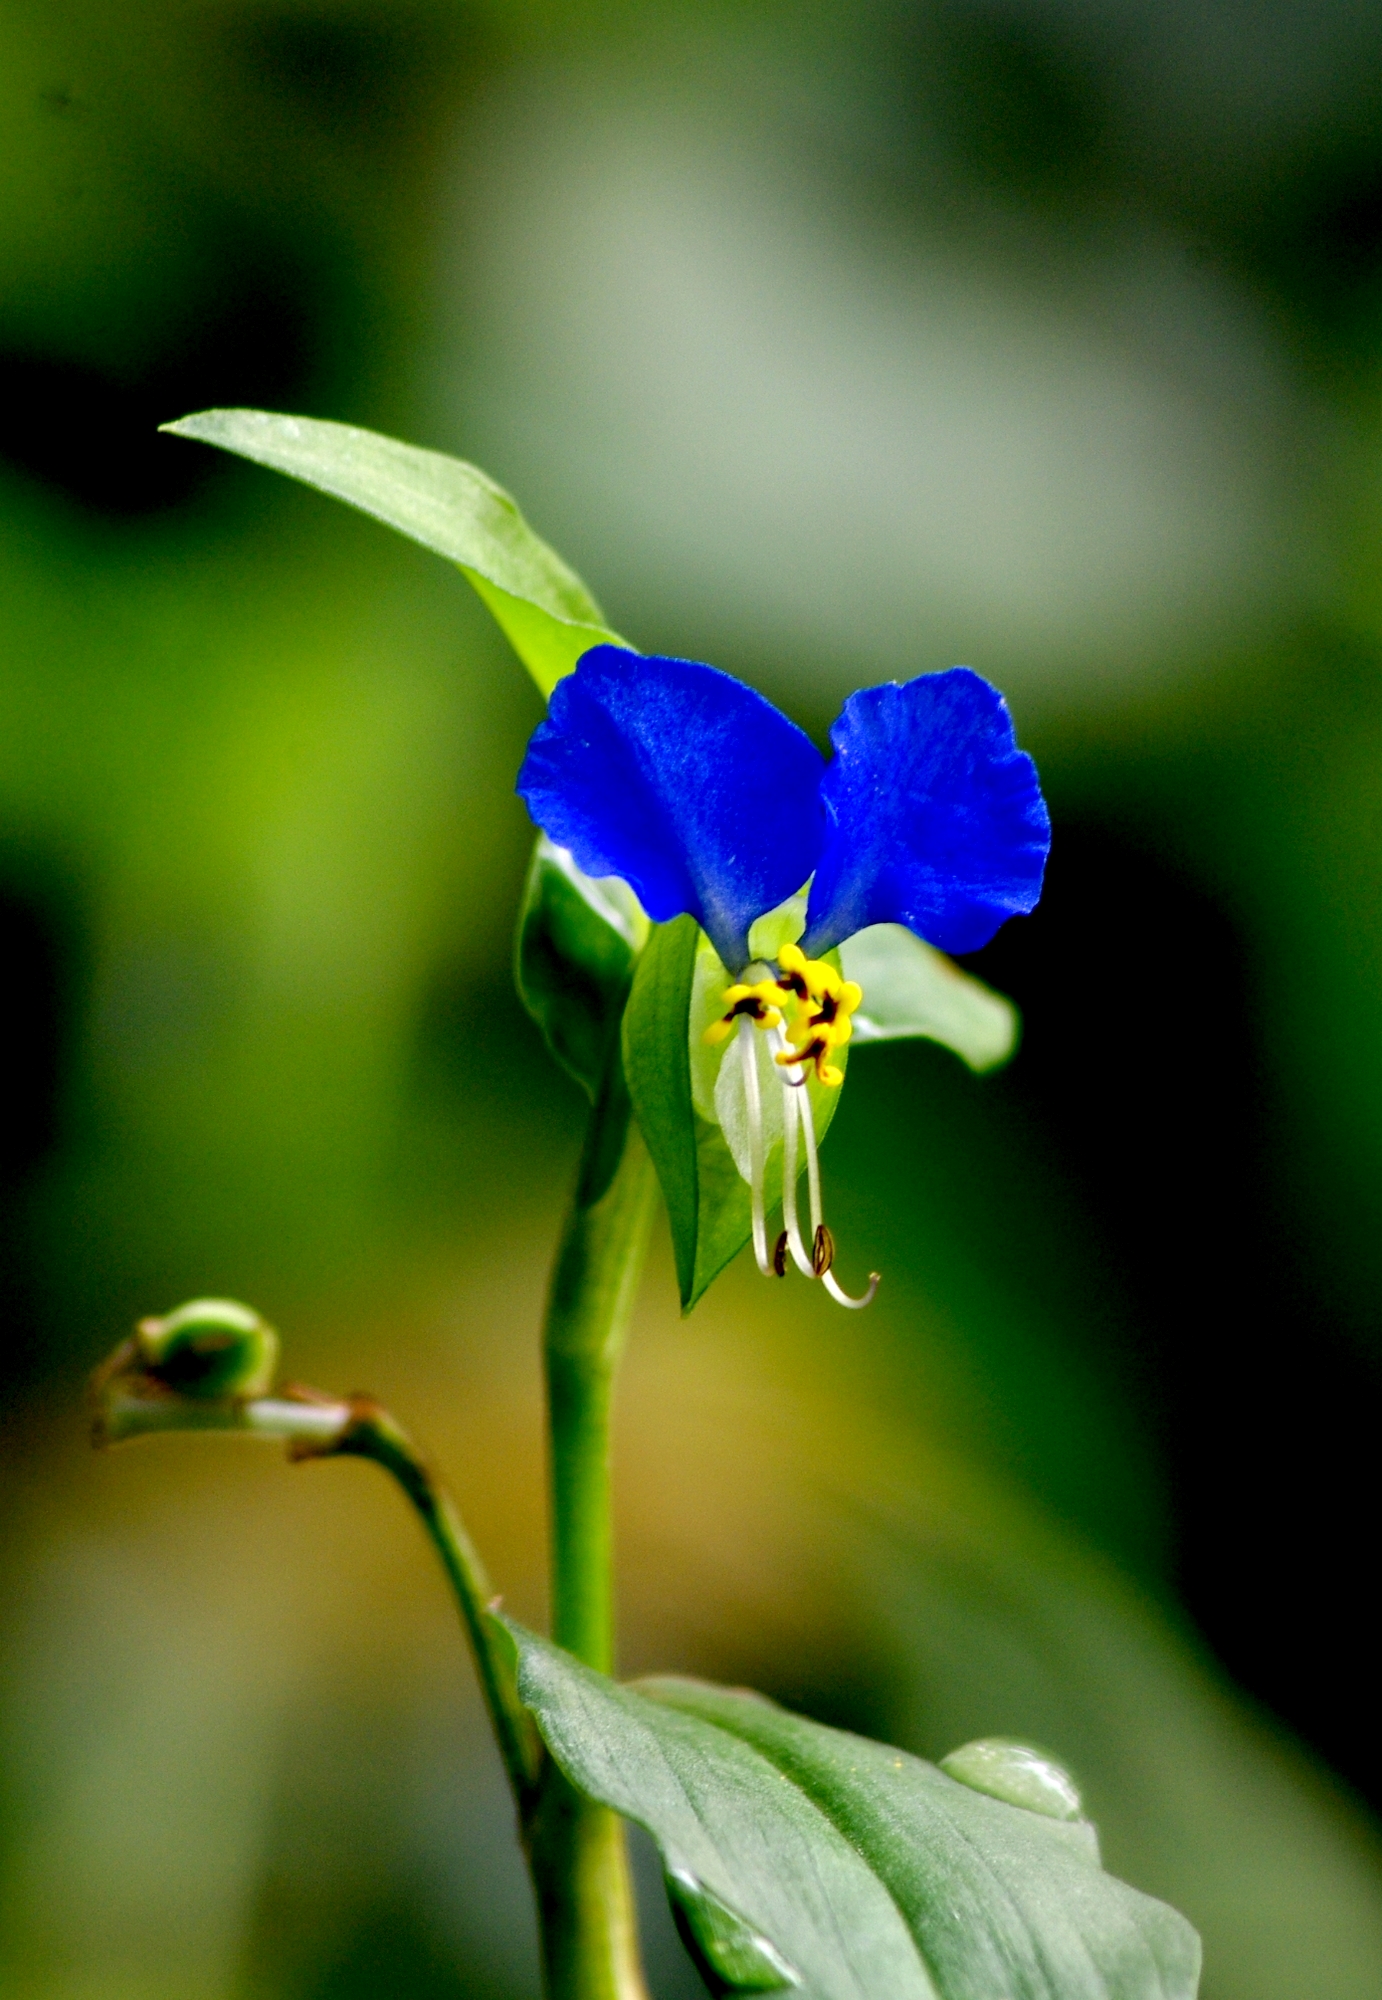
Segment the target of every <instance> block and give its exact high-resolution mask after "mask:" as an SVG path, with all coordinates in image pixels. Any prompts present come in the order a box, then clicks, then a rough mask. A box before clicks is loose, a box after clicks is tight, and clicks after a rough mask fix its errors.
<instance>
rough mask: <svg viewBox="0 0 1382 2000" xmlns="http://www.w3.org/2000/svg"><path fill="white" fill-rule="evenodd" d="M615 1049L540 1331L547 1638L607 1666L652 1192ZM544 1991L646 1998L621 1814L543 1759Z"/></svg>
mask: <svg viewBox="0 0 1382 2000" xmlns="http://www.w3.org/2000/svg"><path fill="white" fill-rule="evenodd" d="M656 1191H657V1190H656V1181H655V1178H654V1175H653V1170H652V1164H651V1162H650V1160H649V1158H648V1154H647V1149H646V1148H645V1146H644V1144H643V1140H642V1137H641V1135H640V1133H639V1131H638V1127H637V1125H636V1124H635V1123H634V1121H633V1119H632V1117H631V1115H630V1108H629V1100H628V1091H627V1088H626V1086H625V1083H624V1077H623V1069H622V1066H621V1064H620V1063H619V1060H618V1056H617V1052H616V1053H615V1055H614V1057H613V1059H612V1061H611V1063H610V1066H609V1069H608V1071H607V1074H606V1080H605V1084H604V1087H603V1089H602V1090H601V1092H600V1095H599V1097H598V1099H597V1101H596V1103H595V1106H594V1108H593V1110H592V1112H591V1117H590V1125H589V1129H588V1132H587V1136H586V1145H585V1151H584V1154H583V1156H582V1159H581V1165H580V1171H579V1174H578V1177H577V1183H576V1191H575V1196H574V1198H573V1201H572V1204H571V1210H570V1214H569V1215H568V1217H567V1222H566V1228H565V1230H564V1232H563V1235H562V1240H561V1248H560V1250H559V1251H558V1253H557V1261H556V1267H555V1269H554V1271H553V1275H552V1289H551V1294H550V1297H549V1300H548V1306H547V1320H546V1325H545V1329H544V1340H543V1358H544V1363H545V1368H546V1378H547V1403H548V1426H549V1449H550V1452H551V1460H550V1476H551V1507H552V1636H553V1638H554V1639H555V1640H556V1642H557V1644H558V1645H559V1646H564V1647H565V1648H566V1650H567V1651H568V1652H570V1653H574V1654H575V1655H576V1657H577V1659H579V1660H582V1661H583V1662H584V1663H585V1664H586V1665H587V1666H589V1667H593V1668H595V1670H596V1671H597V1672H599V1673H610V1672H612V1671H613V1667H614V1593H613V1527H612V1510H611V1490H610V1474H611V1467H610V1418H611V1412H612V1406H613V1393H614V1379H615V1373H616V1369H617V1367H618V1363H619V1358H620V1356H621V1354H622V1352H623V1348H624V1343H625V1338H626V1336H627V1333H628V1324H629V1316H630V1313H631V1312H632V1309H633V1303H634V1297H635V1294H636V1292H637V1288H638V1281H639V1278H640V1277H641V1275H642V1270H643V1260H644V1257H645V1254H646V1251H647V1245H648V1235H649V1231H650V1229H651V1226H652V1219H653V1214H654V1209H655V1203H656ZM527 1841H528V1856H529V1864H530V1866H531V1869H532V1874H533V1883H534V1887H535V1889H536V1892H537V1899H538V1909H539V1915H540V1919H541V1927H542V1944H543V1960H544V1967H545V1972H546V1981H547V1991H548V1994H549V1996H550V2000H646V1988H645V1986H644V1983H643V1975H642V1971H641V1969H640V1965H639V1959H638V1937H637V1925H636V1921H635V1912H634V1902H633V1890H632V1884H631V1881H630V1877H629V1867H628V1855H627V1850H626V1847H625V1842H624V1829H623V1825H622V1822H621V1821H620V1820H619V1819H618V1817H617V1815H615V1814H614V1813H612V1812H610V1811H609V1810H608V1809H607V1808H606V1807H604V1806H597V1805H594V1804H592V1803H591V1802H590V1801H589V1800H588V1799H584V1798H582V1797H581V1796H580V1795H579V1794H578V1793H577V1792H576V1791H575V1790H574V1789H573V1788H572V1787H571V1786H570V1785H569V1784H568V1783H567V1781H566V1779H565V1778H564V1777H563V1775H562V1773H561V1772H560V1770H558V1768H557V1767H556V1765H555V1764H552V1763H551V1762H549V1763H548V1765H547V1769H546V1771H545V1773H544V1777H543V1782H542V1787H541V1792H540V1795H539V1797H538V1799H537V1802H536V1807H535V1810H534V1811H533V1813H532V1815H531V1817H530V1819H529V1820H528V1823H527Z"/></svg>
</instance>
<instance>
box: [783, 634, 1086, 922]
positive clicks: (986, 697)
mask: <svg viewBox="0 0 1382 2000" xmlns="http://www.w3.org/2000/svg"><path fill="white" fill-rule="evenodd" d="M830 740H831V743H832V744H833V745H834V748H835V756H834V760H833V762H832V763H831V764H830V767H829V769H828V770H827V771H826V774H825V778H824V780H823V782H822V785H821V798H822V801H823V803H824V806H825V813H826V836H825V847H824V849H823V851H822V854H821V860H820V866H819V867H818V868H817V870H816V879H815V881H814V882H813V883H812V885H811V901H810V906H809V908H808V911H807V918H806V936H805V938H804V940H803V943H804V945H805V948H806V950H807V951H808V952H821V951H825V950H828V948H829V947H830V946H831V945H833V944H838V943H840V941H841V940H842V939H844V938H847V937H851V936H852V935H853V934H854V932H855V931H860V930H863V929H864V928H865V927H866V926H867V925H869V924H881V923H898V924H905V925H906V926H907V928H908V929H909V930H913V931H915V932H916V933H917V935H918V936H919V937H923V938H925V939H926V940H927V942H928V943H930V944H934V945H939V947H940V948H941V950H942V951H977V950H978V948H979V946H980V945H982V944H987V942H988V940H989V939H990V938H991V937H992V936H993V934H994V932H995V931H996V930H997V929H998V926H999V925H1000V924H1001V923H1002V922H1003V921H1004V920H1005V918H1007V917H1011V916H1014V915H1017V914H1018V913H1020V912H1026V911H1028V910H1030V909H1032V908H1033V906H1034V905H1035V903H1036V900H1037V897H1038V896H1039V895H1040V894H1041V877H1042V871H1043V870H1044V868H1045V866H1046V855H1047V851H1048V849H1049V847H1050V845H1051V820H1050V816H1049V814H1048V813H1047V810H1046V801H1045V800H1044V799H1043V798H1042V796H1041V787H1040V785H1039V784H1038V783H1037V774H1036V766H1035V765H1034V764H1033V762H1032V760H1031V758H1030V757H1028V756H1027V755H1026V753H1025V752H1024V751H1021V750H1019V749H1018V747H1017V744H1016V743H1015V741H1014V740H1013V726H1012V718H1011V716H1010V715H1009V714H1008V705H1007V703H1006V702H1005V701H1004V699H1003V697H1002V695H1001V694H999V692H998V690H997V688H994V687H990V686H989V683H988V682H987V681H986V680H983V679H981V677H980V676H979V675H978V674H976V673H971V671H970V669H969V668H968V667H951V668H950V670H949V671H948V672H946V673H942V674H923V675H921V677H920V678H919V679H918V680H914V681H908V682H907V683H906V685H905V686H904V687H899V686H898V685H897V683H896V682H895V681H894V682H890V683H889V684H888V685H887V686H884V687H875V688H865V689H864V690H863V691H862V692H861V693H859V694H852V695H851V696H850V698H849V700H848V701H847V702H846V703H845V705H844V709H843V711H842V712H841V715H840V719H839V721H838V722H837V723H836V724H835V726H834V728H833V729H832V730H831V732H830Z"/></svg>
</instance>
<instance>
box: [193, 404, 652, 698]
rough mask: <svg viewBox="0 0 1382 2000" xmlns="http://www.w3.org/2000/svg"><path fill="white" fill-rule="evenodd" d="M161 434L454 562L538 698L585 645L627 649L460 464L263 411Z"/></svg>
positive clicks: (510, 504) (575, 583) (488, 482)
mask: <svg viewBox="0 0 1382 2000" xmlns="http://www.w3.org/2000/svg"><path fill="white" fill-rule="evenodd" d="M163 428H164V430H166V431H171V432H172V434H173V435H174V436H175V437H186V438H196V439H198V440H200V442H201V443H203V444H214V445H219V446H220V448H221V450H222V451H231V452H235V453H237V454H238V456H239V457H241V458H251V459H253V460H254V461H255V463H256V464H258V465H267V466H271V467H272V468H273V470H274V471H275V472H285V473H287V475H288V476H289V478H290V479H300V480H301V481H302V482H303V484H304V485H306V486H315V487H316V488H317V490H318V491H319V492H321V493H330V494H331V495H332V496H333V497H334V498H335V499H337V500H344V501H346V502H347V503H348V504H349V505H350V506H352V507H358V508H360V510H361V511H362V512H363V513H366V514H372V515H373V516H374V518H375V519H376V520H377V521H384V522H386V523H387V524H388V526H389V527H391V528H397V529H398V531H399V533H400V534H403V535H407V536H409V537H410V538H411V539H412V540H413V541H415V542H421V544H422V546H423V547H424V548H425V549H432V550H434V551H435V553H436V554H437V555H439V556H446V557H448V558H449V559H450V561H452V562H454V563H459V565H460V567H461V570H462V571H463V573H464V574H465V576H466V577H467V578H468V579H469V581H470V582H471V583H472V584H473V585H474V586H475V589H476V590H477V591H478V592H479V594H480V596H481V597H482V598H483V600H484V602H485V603H486V605H487V606H488V607H489V609H490V611H491V612H492V614H493V616H494V618H495V619H496V621H497V622H498V623H499V625H500V626H502V628H503V630H504V632H505V634H506V635H507V637H508V639H509V642H510V644H511V645H512V647H513V649H514V651H515V652H516V653H517V655H518V657H519V659H520V660H522V662H523V664H524V666H525V667H526V668H527V669H528V672H529V673H530V674H531V675H532V677H533V679H534V680H535V681H536V682H537V684H538V686H539V688H540V689H541V690H542V692H543V694H544V695H549V694H550V693H551V692H552V689H553V688H554V687H555V686H556V684H557V682H558V681H559V680H560V679H561V677H562V675H563V674H569V673H570V671H571V669H572V668H573V667H574V666H575V664H576V662H577V660H578V659H579V658H580V657H581V654H582V653H584V652H586V651H588V650H589V648H590V647H591V646H598V645H602V644H606V643H609V644H612V645H615V646H627V644H628V642H627V640H624V639H621V638H619V636H618V634H617V633H614V632H611V631H610V629H609V627H608V626H607V625H606V624H605V622H604V615H603V613H602V612H601V610H600V607H599V605H598V604H597V603H596V602H595V599H594V598H593V597H592V596H591V594H590V592H589V591H588V590H587V589H586V587H585V585H584V584H583V583H582V582H581V580H580V578H579V577H578V576H577V575H576V572H575V571H574V570H573V569H569V568H568V567H567V565H566V564H565V563H564V562H563V561H562V559H561V557H560V556H559V555H557V553H556V552H555V550H553V549H550V548H548V546H547V544H546V542H544V541H543V540H542V538H541V536H539V535H535V534H534V533H533V531H532V529H531V528H530V527H529V526H528V523H527V522H526V521H525V520H524V518H523V516H522V514H520V512H519V511H518V506H517V503H516V502H515V501H514V500H512V499H511V498H510V496H509V495H508V494H507V493H506V492H505V491H504V489H503V487H502V486H496V485H495V483H494V481H493V480H492V479H490V478H488V477H486V475H485V474H484V473H483V472H481V471H480V470H479V468H478V467H477V466H474V465H467V464H466V463H465V461H464V460H463V459H459V458H448V457H447V456H446V455H445V453H443V452H439V451H423V450H421V449H420V448H419V447H418V446H417V445H412V444H400V443H399V442H398V441H397V439H395V438H387V437H380V435H379V434H378V432H377V431H365V430H358V429H357V428H356V427H355V425H354V424H332V423H324V422H323V421H322V420H321V419H320V418H318V417H287V416H280V415H277V414H276V413H274V412H272V411H269V410H202V411H201V412H200V413H199V414H198V415H196V416H193V417H182V418H181V419H179V421H178V422H177V423H175V424H165V425H164V426H163Z"/></svg>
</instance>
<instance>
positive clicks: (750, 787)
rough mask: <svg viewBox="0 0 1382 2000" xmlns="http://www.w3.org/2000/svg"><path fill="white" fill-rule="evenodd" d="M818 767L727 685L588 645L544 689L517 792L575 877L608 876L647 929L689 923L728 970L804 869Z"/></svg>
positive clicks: (775, 720)
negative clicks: (541, 715) (622, 888)
mask: <svg viewBox="0 0 1382 2000" xmlns="http://www.w3.org/2000/svg"><path fill="white" fill-rule="evenodd" d="M824 768H825V760H824V758H823V757H822V756H821V753H820V751H819V750H817V748H816V747H815V745H814V744H813V743H812V742H811V740H810V738H809V737H807V736H805V735H803V734H802V732H801V730H799V729H798V728H797V726H796V724H795V723H793V722H789V721H788V720H787V718H786V716H785V715H782V714H781V713H780V712H779V711H778V710H777V709H775V708H774V707H773V705H772V703H771V702H770V701H765V700H764V698H763V696H762V695H761V694H757V693H755V691H754V690H753V689H752V688H750V687H745V685H744V683H743V682H742V681H736V680H735V679H733V677H732V676H731V675H729V674H722V673H720V672H719V671H718V670H717V669H716V668H714V667H705V666H701V665H700V664H699V662H697V661H695V660H669V659H660V658H657V657H656V656H652V657H648V656H644V655H642V654H639V653H629V652H625V651H624V650H623V649H622V648H621V647H618V646H593V647H592V648H591V650H590V651H589V652H588V653H583V654H582V655H581V658H580V660H579V662H578V664H577V666H576V670H575V672H574V673H571V674H568V675H567V676H566V678H565V679H564V680H561V681H558V682H557V685H556V687H555V688H554V690H553V692H552V703H551V708H550V710H549V712H548V715H547V719H546V721H545V722H541V723H539V724H538V726H537V728H536V729H535V730H534V732H533V737H532V741H531V742H530V743H529V745H528V754H527V756H526V757H525V758H524V760H523V769H522V770H521V771H520V772H519V774H518V791H519V792H520V793H521V794H522V797H523V799H524V800H525V801H526V803H527V807H528V811H529V812H530V813H531V814H532V816H533V818H534V820H536V822H537V824H538V825H539V826H540V827H541V828H542V830H543V832H544V833H546V834H547V836H548V837H549V839H551V840H554V841H555V842H556V843H557V845H558V846H559V847H568V848H570V850H571V852H572V854H573V855H574V856H575V858H576V863H577V866H578V867H580V868H582V869H584V871H585V873H586V874H587V875H595V876H599V875H622V876H623V878H624V880H625V881H626V882H628V883H630V884H631V885H632V887H633V888H634V890H635V891H636V892H637V895H638V899H639V901H640V902H641V903H642V905H643V907H644V909H645V910H646V911H647V912H648V915H649V916H650V917H653V918H655V919H656V920H657V921H658V922H659V923H663V922H665V921H666V920H667V919H668V918H669V917H675V916H679V915H680V914H681V913H682V912H683V911H689V912H690V914H691V915H692V916H693V917H695V918H696V920H697V922H698V923H699V924H700V925H701V926H702V927H703V929H704V930H705V931H706V932H707V934H708V935H709V937H710V939H711V942H712V943H713V944H714V946H715V949H716V950H717V951H718V952H719V954H720V956H721V958H722V959H723V960H724V962H725V964H726V965H727V966H728V967H729V968H730V969H731V971H738V970H739V968H740V967H741V966H742V965H743V964H744V962H745V960H746V959H747V957H748V928H749V925H750V924H751V923H752V922H753V920H754V919H755V917H760V916H762V915H763V913H764V911H766V910H772V909H776V907H777V905H778V904H779V903H781V902H784V901H785V900H786V898H787V897H788V896H791V895H793V894H795V892H796V891H797V890H798V889H799V888H800V887H801V885H802V883H803V882H804V881H805V880H806V878H807V876H808V875H810V873H811V871H812V869H813V868H814V867H815V866H816V862H817V858H818V856H819V854H820V849H821V838H822V833H823V830H824V821H823V816H822V812H821V806H820V800H819V788H820V780H821V773H822V771H823V770H824Z"/></svg>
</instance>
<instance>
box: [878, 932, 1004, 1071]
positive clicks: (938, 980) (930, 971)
mask: <svg viewBox="0 0 1382 2000" xmlns="http://www.w3.org/2000/svg"><path fill="white" fill-rule="evenodd" d="M840 964H841V966H842V967H843V970H844V975H845V978H846V979H855V980H857V981H858V982H859V984H860V986H862V987H863V989H864V998H863V1000H862V1002H861V1003H860V1006H859V1010H858V1012H857V1013H856V1014H855V1016H854V1040H855V1041H856V1042H891V1041H898V1040H901V1039H903V1038H904V1037H907V1036H918V1035H919V1036H923V1037H924V1038H925V1039H926V1040H928V1041H932V1042H942V1043H943V1044H944V1045H945V1047H946V1048H948V1049H953V1050H954V1052H955V1054H956V1055H957V1056H959V1057H960V1058H961V1060H962V1061H964V1062H967V1063H968V1064H969V1067H970V1068H971V1069H975V1070H986V1069H994V1068H996V1067H997V1066H998V1064H999V1063H1004V1062H1006V1061H1007V1060H1008V1057H1009V1056H1010V1055H1011V1054H1012V1052H1013V1050H1014V1049H1015V1048H1016V1047H1017V1034H1018V1013H1017V1009H1016V1008H1015V1007H1014V1006H1013V1004H1012V1001H1011V1000H1005V999H1004V997H1003V995H1002V994H1001V993H995V992H993V990H992V989H991V988H990V987H987V986H985V985H984V984H983V982H982V980H978V979H975V978H973V977H972V976H971V975H970V974H969V973H967V972H962V971H961V969H960V967H959V966H958V965H956V964H955V963H954V962H953V961H952V960H951V959H948V958H947V957H946V955H945V953H944V952H943V951H937V950H936V948H935V946H934V945H930V944H927V943H926V942H925V941H924V940H923V939H921V938H919V937H917V936H915V935H914V933H913V932H911V931H909V930H904V929H903V927H902V925H901V924H871V925H870V926H869V928H868V929H867V930H863V931H857V932H856V933H855V935H854V936H853V937H852V938H846V940H845V942H844V943H843V944H842V945H841V946H840Z"/></svg>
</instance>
